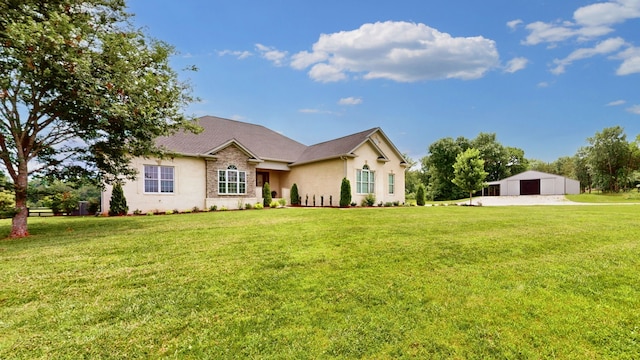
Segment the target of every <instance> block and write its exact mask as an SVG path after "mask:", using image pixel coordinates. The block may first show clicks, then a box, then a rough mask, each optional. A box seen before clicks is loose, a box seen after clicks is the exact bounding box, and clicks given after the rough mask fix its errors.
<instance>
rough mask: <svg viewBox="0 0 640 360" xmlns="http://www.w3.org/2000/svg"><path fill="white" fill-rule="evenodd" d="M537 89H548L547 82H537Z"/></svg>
mask: <svg viewBox="0 0 640 360" xmlns="http://www.w3.org/2000/svg"><path fill="white" fill-rule="evenodd" d="M538 87H539V88H546V87H549V83H548V82H546V81H542V82H539V83H538Z"/></svg>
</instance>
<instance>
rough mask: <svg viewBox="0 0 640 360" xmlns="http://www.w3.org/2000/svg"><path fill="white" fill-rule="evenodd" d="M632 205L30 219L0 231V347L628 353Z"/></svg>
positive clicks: (65, 351)
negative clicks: (14, 229) (16, 235)
mask: <svg viewBox="0 0 640 360" xmlns="http://www.w3.org/2000/svg"><path fill="white" fill-rule="evenodd" d="M639 214H640V207H638V206H616V205H609V206H548V207H544V206H539V207H454V206H447V207H444V206H441V207H423V208H418V207H410V208H409V207H408V208H382V209H379V208H373V209H347V210H339V209H300V208H298V209H296V208H294V209H270V210H260V211H258V210H252V211H233V212H232V211H228V212H215V213H199V214H190V215H171V216H152V217H145V216H142V217H124V218H62V217H56V218H43V219H37V218H33V219H30V224H31V225H30V226H31V227H30V230H31V233H32V234H33V236H32V237H31V238H29V239H22V240H2V241H0V358H2V359H13V358H23V359H38V358H48V359H77V358H92V359H93V358H118V359H120V358H148V357H150V358H157V357H168V358H193V359H202V358H211V359H236V358H254V359H316V358H343V359H351V358H367V359H385V358H420V359H423V358H437V359H441V358H451V359H485V358H499V359H529V358H531V359H539V358H558V359H586V358H588V359H593V358H611V359H637V358H640V226H638V218H639ZM0 231H2V235H6V234H8V232H9V223H8V222H6V221H5V222H2V223H0Z"/></svg>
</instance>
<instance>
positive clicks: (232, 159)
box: [206, 145, 256, 199]
mask: <svg viewBox="0 0 640 360" xmlns="http://www.w3.org/2000/svg"><path fill="white" fill-rule="evenodd" d="M213 155H215V156H216V157H217V158H218V159H216V160H212V159H208V160H207V161H206V162H207V198H235V199H238V198H240V199H242V198H255V196H256V164H252V163H249V161H248V160H249V159H250V157H249V156H247V154H245V153H244V151H242V150H240V149H239V148H238V147H237V146H235V145H230V146H227V147H226V148H224V149H222V150H220V151H219V152H217V153H216V154H213ZM229 165H235V166H236V167H237V168H238V170H239V171H245V172H246V175H247V191H246V194H245V195H220V194H218V170H226V169H227V168H228V167H229Z"/></svg>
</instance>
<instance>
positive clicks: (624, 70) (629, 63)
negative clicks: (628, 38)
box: [615, 47, 640, 75]
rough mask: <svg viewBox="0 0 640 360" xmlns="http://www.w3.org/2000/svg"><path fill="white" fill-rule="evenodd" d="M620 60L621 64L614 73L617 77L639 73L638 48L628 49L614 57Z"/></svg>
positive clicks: (639, 53) (639, 49)
mask: <svg viewBox="0 0 640 360" xmlns="http://www.w3.org/2000/svg"><path fill="white" fill-rule="evenodd" d="M615 58H617V59H622V60H623V61H622V64H621V65H620V67H619V68H618V70H617V71H616V74H617V75H630V74H638V73H640V47H630V48H627V49H626V50H624V51H622V52H621V53H619V54H618V55H617V56H615Z"/></svg>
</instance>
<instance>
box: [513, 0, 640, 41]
mask: <svg viewBox="0 0 640 360" xmlns="http://www.w3.org/2000/svg"><path fill="white" fill-rule="evenodd" d="M636 18H640V0H612V1H607V2H600V3H595V4H591V5H587V6H583V7H580V8H578V9H577V10H576V11H575V12H574V13H573V21H556V22H553V23H545V22H542V21H536V22H533V23H530V24H528V25H527V26H526V29H527V30H529V35H528V36H527V38H526V39H525V40H524V41H523V42H522V43H523V44H525V45H537V44H540V43H552V44H553V43H557V42H562V41H565V40H568V39H571V38H574V37H575V38H577V39H578V40H580V41H586V40H592V39H596V38H598V37H601V36H604V35H607V34H609V33H611V32H613V31H614V29H613V25H616V24H620V23H623V22H625V21H627V20H630V19H636ZM507 24H509V23H507Z"/></svg>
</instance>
